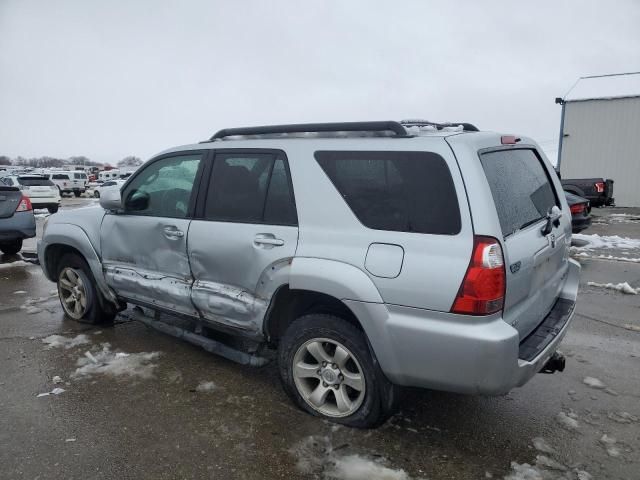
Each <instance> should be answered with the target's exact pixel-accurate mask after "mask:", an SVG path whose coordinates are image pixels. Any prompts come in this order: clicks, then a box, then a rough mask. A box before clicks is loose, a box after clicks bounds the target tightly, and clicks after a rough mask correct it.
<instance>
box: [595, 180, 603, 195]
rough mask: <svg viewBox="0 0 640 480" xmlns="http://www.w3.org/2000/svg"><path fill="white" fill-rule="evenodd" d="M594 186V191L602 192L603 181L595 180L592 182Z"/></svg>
mask: <svg viewBox="0 0 640 480" xmlns="http://www.w3.org/2000/svg"><path fill="white" fill-rule="evenodd" d="M594 187H596V192H598V193H604V182H596V183H594Z"/></svg>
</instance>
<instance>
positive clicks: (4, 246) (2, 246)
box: [0, 238, 22, 255]
mask: <svg viewBox="0 0 640 480" xmlns="http://www.w3.org/2000/svg"><path fill="white" fill-rule="evenodd" d="M20 250H22V239H21V238H18V239H16V240H12V241H10V242H3V243H0V251H2V253H4V254H5V255H15V254H16V253H18V252H19V251H20Z"/></svg>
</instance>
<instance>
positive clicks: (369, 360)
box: [278, 314, 398, 428]
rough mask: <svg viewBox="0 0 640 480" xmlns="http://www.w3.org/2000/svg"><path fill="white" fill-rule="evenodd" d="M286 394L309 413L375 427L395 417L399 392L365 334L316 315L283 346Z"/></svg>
mask: <svg viewBox="0 0 640 480" xmlns="http://www.w3.org/2000/svg"><path fill="white" fill-rule="evenodd" d="M278 354H279V355H278V360H279V369H280V377H281V379H282V383H283V386H284V389H285V391H286V392H287V394H288V395H289V397H291V399H292V400H293V401H294V402H295V403H296V404H297V405H298V406H299V407H300V408H301V409H302V410H305V411H306V412H308V413H310V414H312V415H316V416H320V417H324V418H327V419H329V420H331V421H333V422H337V423H342V424H345V425H348V426H350V427H357V428H370V427H375V426H377V425H379V424H381V423H382V422H384V420H386V419H387V418H388V416H389V415H391V414H392V413H393V410H394V408H395V404H396V402H397V399H398V391H397V387H395V386H394V385H392V384H391V382H389V380H388V379H387V378H386V377H385V375H384V374H383V373H382V371H381V370H380V367H379V366H378V365H377V363H375V362H374V359H373V357H372V355H371V352H370V351H369V347H368V345H367V341H366V338H365V335H364V333H363V332H362V331H361V330H359V329H358V328H357V327H356V326H354V325H352V324H350V323H349V322H347V321H346V320H344V319H341V318H338V317H335V316H332V315H324V314H311V315H306V316H304V317H301V318H299V319H297V320H295V321H294V322H293V323H292V324H291V325H290V326H289V328H288V329H287V332H286V333H285V335H284V337H283V338H282V339H281V341H280V345H279V352H278Z"/></svg>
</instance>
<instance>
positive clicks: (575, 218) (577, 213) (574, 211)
mask: <svg viewBox="0 0 640 480" xmlns="http://www.w3.org/2000/svg"><path fill="white" fill-rule="evenodd" d="M564 196H565V197H566V198H567V203H568V204H569V210H570V211H571V231H572V232H573V233H579V232H581V231H583V230H585V229H587V228H589V227H590V226H591V204H590V202H589V200H587V199H586V198H582V197H579V196H578V195H574V194H573V193H569V192H567V191H565V192H564Z"/></svg>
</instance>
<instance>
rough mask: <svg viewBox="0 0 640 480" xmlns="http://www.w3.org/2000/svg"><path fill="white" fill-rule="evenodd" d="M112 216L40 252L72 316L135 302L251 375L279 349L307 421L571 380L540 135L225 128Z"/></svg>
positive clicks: (375, 416)
mask: <svg viewBox="0 0 640 480" xmlns="http://www.w3.org/2000/svg"><path fill="white" fill-rule="evenodd" d="M100 204H101V207H102V208H99V207H95V208H85V209H79V210H73V211H70V212H62V213H59V214H57V215H54V216H53V217H50V220H49V222H48V224H47V225H46V230H45V232H44V235H43V238H42V241H41V242H40V244H39V247H38V254H39V258H40V262H41V265H42V268H43V270H44V272H45V274H46V276H47V277H48V278H49V279H50V280H52V281H55V282H57V284H58V292H59V294H60V299H61V303H62V306H63V308H64V311H65V312H66V314H67V315H68V316H69V317H71V318H74V319H77V320H82V321H87V322H94V323H98V322H110V321H112V320H113V318H114V316H115V314H116V312H117V311H119V310H122V309H123V308H125V307H126V305H127V304H128V303H129V304H134V305H137V306H140V307H143V308H134V309H133V310H134V311H135V312H136V313H135V315H136V316H138V318H140V319H141V320H142V321H144V322H146V323H148V324H150V325H156V326H157V327H158V328H159V329H161V330H162V331H165V332H168V333H172V334H174V335H177V336H179V337H181V338H183V339H186V340H189V341H192V342H194V343H196V344H198V345H201V346H203V347H205V348H206V349H207V350H209V351H212V352H217V353H219V354H221V355H224V356H226V357H229V358H232V359H234V360H236V361H239V362H242V363H245V364H252V365H261V364H263V363H264V362H265V361H266V358H267V357H268V355H269V352H273V351H274V349H277V358H278V364H279V370H280V375H281V377H282V382H283V385H284V388H285V390H286V392H287V393H288V394H289V396H290V397H291V398H292V399H293V401H294V402H295V403H296V404H297V405H299V406H300V407H301V408H302V409H304V410H306V411H307V412H309V413H312V414H315V415H319V416H324V417H328V418H329V419H331V420H333V421H336V422H340V423H344V424H347V425H351V426H356V427H369V426H374V425H376V424H378V423H379V422H381V421H382V420H384V419H385V418H386V417H387V416H388V415H389V414H390V413H392V412H393V409H394V406H395V405H396V402H397V398H398V387H399V386H412V387H423V388H430V389H439V390H446V391H452V392H461V393H470V394H490V395H500V394H504V393H506V392H508V391H509V390H510V389H512V388H514V387H517V386H521V385H523V384H524V383H525V382H527V381H528V380H529V379H530V378H531V377H532V376H533V375H534V374H535V373H537V372H540V371H543V372H547V373H552V372H553V371H556V370H562V369H563V368H564V359H563V357H561V355H559V354H557V353H555V351H556V348H557V346H558V344H559V343H560V341H561V339H562V337H563V336H564V334H565V333H566V331H567V328H568V326H569V323H570V320H571V317H572V315H573V312H574V307H575V300H576V295H577V289H578V276H579V269H580V267H579V265H578V264H577V263H576V262H575V261H573V260H571V259H569V253H568V252H569V245H570V240H571V215H570V212H569V208H568V206H567V203H566V200H565V197H564V195H563V194H562V187H561V186H560V182H559V180H558V177H557V175H556V174H555V172H554V170H553V167H552V166H551V165H550V164H549V162H548V161H547V160H546V158H545V157H544V154H543V153H542V152H541V150H540V149H539V148H538V146H537V145H536V144H535V142H534V141H533V140H531V139H528V138H525V137H515V136H510V135H500V134H496V133H491V132H480V131H478V130H477V128H475V127H474V126H473V125H470V124H460V125H458V124H454V125H452V124H446V125H443V124H433V123H429V122H424V121H410V122H400V123H399V122H363V123H337V124H312V125H285V126H271V127H255V128H240V129H227V130H222V131H220V132H218V133H217V134H216V135H214V136H213V137H212V138H211V139H210V140H208V141H205V142H202V143H197V144H194V145H188V146H183V147H178V148H173V149H170V150H167V151H165V152H163V153H161V154H160V155H158V156H156V157H155V158H153V159H151V160H150V161H148V162H147V163H146V164H145V165H144V166H143V167H141V168H140V169H139V170H138V171H137V172H136V173H134V174H133V175H132V176H131V178H130V179H129V180H128V181H127V182H126V183H125V184H124V185H123V186H122V188H121V190H120V191H118V190H113V189H112V190H107V191H105V192H104V193H103V195H102V196H101V198H100ZM150 310H151V312H153V313H152V314H149V313H145V312H149V311H150ZM165 313H169V314H171V316H168V315H164V314H165ZM172 318H173V319H177V318H179V319H180V322H178V323H179V324H176V322H172V320H171V319H172ZM163 319H164V320H163ZM185 320H186V322H185ZM167 322H168V323H167ZM185 323H186V325H185Z"/></svg>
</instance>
